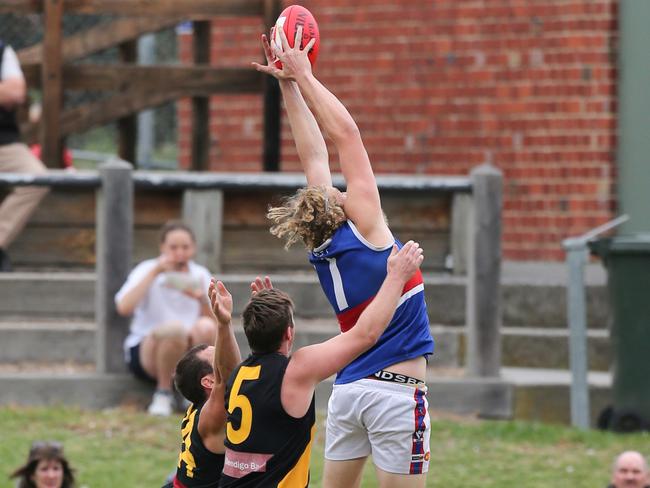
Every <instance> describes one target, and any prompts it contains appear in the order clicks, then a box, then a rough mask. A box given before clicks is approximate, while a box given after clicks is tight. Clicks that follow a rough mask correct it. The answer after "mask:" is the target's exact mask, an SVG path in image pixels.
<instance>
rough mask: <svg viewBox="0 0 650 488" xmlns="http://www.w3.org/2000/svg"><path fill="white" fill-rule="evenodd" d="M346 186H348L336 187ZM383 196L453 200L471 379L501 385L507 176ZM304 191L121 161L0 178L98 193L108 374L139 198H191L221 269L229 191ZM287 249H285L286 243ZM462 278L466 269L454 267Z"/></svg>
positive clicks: (392, 179)
mask: <svg viewBox="0 0 650 488" xmlns="http://www.w3.org/2000/svg"><path fill="white" fill-rule="evenodd" d="M334 182H335V184H336V185H338V186H341V185H342V184H343V181H342V179H341V177H340V176H336V177H335V178H334ZM377 183H378V186H379V188H380V191H381V192H391V191H393V192H398V193H400V194H409V195H412V194H416V193H420V194H424V195H432V196H433V195H436V194H440V193H444V194H451V196H452V198H453V206H452V209H451V212H452V219H451V220H452V229H451V247H452V255H454V256H456V257H455V259H458V260H459V262H460V260H463V261H464V262H466V266H467V286H466V322H467V339H468V346H467V348H466V364H467V374H468V375H470V376H479V377H492V376H498V375H499V370H500V364H501V349H500V342H501V341H500V270H501V198H502V197H501V192H502V178H501V173H500V172H499V171H498V170H497V169H495V168H494V167H492V166H490V165H487V164H486V165H482V166H478V167H477V168H475V169H474V170H473V171H472V172H471V173H470V175H469V176H467V177H444V178H440V177H422V176H403V175H400V176H388V175H386V176H383V175H382V176H378V177H377ZM304 184H305V179H304V176H303V175H302V174H287V173H275V174H269V173H257V174H255V173H246V174H241V173H182V172H175V173H157V172H156V173H154V172H141V171H133V169H132V166H131V165H130V164H129V163H126V162H124V161H120V160H114V161H109V162H106V163H103V164H102V165H100V169H99V172H77V173H68V172H64V171H51V172H49V173H47V174H44V175H38V176H33V175H25V174H12V173H0V186H9V185H13V186H16V185H21V186H26V185H40V186H49V187H69V188H74V187H77V188H78V187H89V188H96V189H97V192H96V195H97V196H96V200H97V205H96V220H95V226H96V241H95V242H96V244H95V245H96V262H95V263H96V264H95V266H96V274H97V284H96V295H95V296H96V298H95V300H96V309H95V310H96V312H95V313H96V322H97V327H98V334H97V354H98V357H97V367H98V370H99V371H105V372H113V371H121V370H122V368H123V367H124V365H123V357H122V354H121V348H120V347H119V344H121V343H122V341H123V339H124V337H125V336H126V334H127V332H128V325H129V321H128V319H125V318H124V317H121V316H119V315H118V314H117V312H116V310H115V305H114V301H113V297H114V296H115V293H116V292H117V291H118V289H119V288H120V287H121V285H122V283H123V282H124V280H125V279H126V277H127V275H128V273H129V271H130V269H131V264H132V250H133V228H134V211H133V201H134V188H137V189H142V190H145V189H147V188H148V189H152V188H155V189H160V190H161V191H169V190H172V189H176V190H177V189H182V190H183V191H184V198H183V216H184V219H185V220H186V221H187V222H188V223H189V224H190V225H191V226H192V227H193V228H194V229H195V231H196V234H197V235H196V238H197V249H198V255H197V261H200V262H203V263H204V264H207V265H208V267H209V268H210V269H212V270H218V269H219V268H220V256H221V255H222V240H221V238H222V232H223V228H222V227H223V220H224V210H223V208H224V198H223V194H224V192H225V191H227V190H232V189H237V190H242V191H247V192H251V193H252V192H254V191H256V190H269V189H272V190H293V189H296V188H298V187H301V186H303V185H304ZM278 246H280V244H279V242H278ZM455 269H457V267H455Z"/></svg>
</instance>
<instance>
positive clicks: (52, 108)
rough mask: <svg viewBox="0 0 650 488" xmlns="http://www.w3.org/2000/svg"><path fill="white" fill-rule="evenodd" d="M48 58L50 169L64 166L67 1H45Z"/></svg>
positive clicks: (44, 126)
mask: <svg viewBox="0 0 650 488" xmlns="http://www.w3.org/2000/svg"><path fill="white" fill-rule="evenodd" d="M43 3H44V14H45V22H44V24H45V25H44V31H45V35H44V40H43V45H44V50H43V51H44V55H43V65H42V71H41V78H42V86H43V114H42V120H41V124H40V126H41V134H40V143H41V158H42V160H43V161H44V162H45V164H46V165H47V166H49V167H61V155H62V149H63V148H62V145H61V136H60V134H61V132H60V126H61V120H60V119H61V105H62V104H63V81H62V66H61V63H62V52H61V51H62V47H61V46H62V37H63V33H62V28H61V27H62V25H61V22H62V20H63V0H44V2H43Z"/></svg>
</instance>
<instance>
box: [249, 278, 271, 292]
mask: <svg viewBox="0 0 650 488" xmlns="http://www.w3.org/2000/svg"><path fill="white" fill-rule="evenodd" d="M271 288H273V283H271V278H269V277H268V276H265V277H264V279H262V278H260V277H259V276H258V277H256V278H255V281H253V282H252V283H251V295H252V296H255V295H257V293H259V292H260V291H262V290H270V289H271Z"/></svg>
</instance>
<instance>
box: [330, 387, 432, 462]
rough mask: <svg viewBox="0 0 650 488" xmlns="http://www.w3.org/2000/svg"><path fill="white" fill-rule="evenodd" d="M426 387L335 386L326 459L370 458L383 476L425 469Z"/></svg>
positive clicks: (426, 437) (426, 440)
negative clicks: (384, 472) (382, 472)
mask: <svg viewBox="0 0 650 488" xmlns="http://www.w3.org/2000/svg"><path fill="white" fill-rule="evenodd" d="M426 392H427V387H426V386H425V385H423V384H419V385H417V387H416V386H413V385H404V384H399V383H392V382H387V381H379V380H374V379H361V380H357V381H354V382H352V383H348V384H345V385H334V388H333V390H332V395H331V396H330V399H329V403H328V407H327V432H326V437H325V459H328V460H330V461H345V460H350V459H357V458H362V457H367V456H368V455H370V454H372V458H373V462H374V463H375V465H376V466H377V467H378V468H379V469H381V470H383V471H386V472H388V473H397V474H420V473H426V472H427V471H429V457H430V456H431V454H430V452H429V434H430V433H431V423H430V421H429V403H428V402H427V398H426Z"/></svg>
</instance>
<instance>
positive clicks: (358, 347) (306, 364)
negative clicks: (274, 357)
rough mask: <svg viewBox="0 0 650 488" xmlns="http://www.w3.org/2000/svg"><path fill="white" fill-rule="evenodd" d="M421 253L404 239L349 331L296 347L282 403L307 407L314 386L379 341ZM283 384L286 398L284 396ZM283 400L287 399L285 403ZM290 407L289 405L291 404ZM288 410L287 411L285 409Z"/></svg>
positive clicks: (287, 375) (286, 376) (417, 264)
mask: <svg viewBox="0 0 650 488" xmlns="http://www.w3.org/2000/svg"><path fill="white" fill-rule="evenodd" d="M423 259H424V256H423V255H422V249H421V248H420V246H419V244H418V243H416V242H413V241H409V242H407V243H406V244H405V245H404V247H402V249H400V250H399V251H397V247H396V246H395V247H393V251H392V253H391V255H390V257H389V258H388V264H387V268H388V273H387V275H386V278H385V279H384V282H383V284H382V286H381V288H380V289H379V292H378V293H377V295H375V298H374V299H373V300H372V302H371V303H370V304H369V305H368V307H367V308H366V309H365V310H364V311H363V313H362V314H361V315H360V317H359V320H358V321H357V323H356V325H355V326H354V327H353V328H352V329H350V330H349V331H347V332H345V333H343V334H339V335H337V336H336V337H333V338H332V339H329V340H328V341H325V342H322V343H320V344H313V345H310V346H306V347H303V348H301V349H299V350H297V351H296V352H295V353H294V354H293V356H292V357H291V361H290V362H289V365H288V366H287V372H286V374H285V379H284V382H283V386H282V398H283V400H282V403H283V405H287V406H288V405H292V404H294V405H295V406H296V408H297V409H298V412H290V413H291V414H294V413H300V408H305V409H306V408H307V406H308V404H305V401H307V400H308V399H309V400H311V393H313V391H314V389H315V387H316V385H317V384H318V383H319V382H321V381H323V380H324V379H325V378H328V377H329V376H331V375H333V374H335V373H336V372H338V371H339V370H341V369H342V368H343V367H344V366H346V365H347V364H349V363H350V362H352V361H353V360H354V359H355V358H357V357H358V356H359V355H360V354H362V353H364V352H365V351H367V350H368V349H370V348H371V347H372V346H374V345H375V344H376V342H377V341H378V340H379V337H380V336H381V334H383V332H384V330H385V329H386V327H387V326H388V324H389V322H390V320H391V319H392V317H393V314H394V313H395V309H396V308H397V304H398V302H399V299H400V297H401V296H402V290H403V289H404V285H405V284H406V282H407V281H408V280H409V279H410V278H411V277H412V276H413V274H414V273H415V272H416V271H417V270H418V268H419V267H420V264H422V261H423ZM285 384H286V385H287V386H288V388H287V390H286V395H287V398H286V399H285ZM285 400H286V402H285ZM290 408H291V407H290ZM287 411H288V412H289V410H287Z"/></svg>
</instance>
